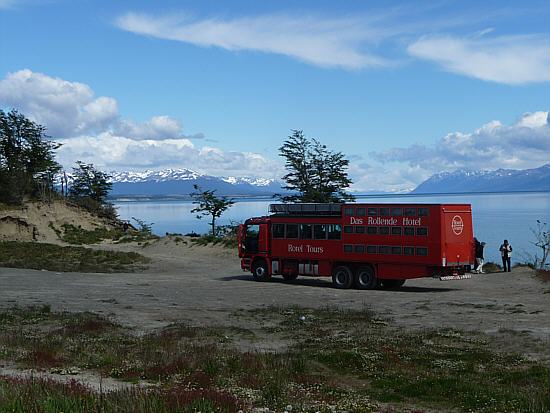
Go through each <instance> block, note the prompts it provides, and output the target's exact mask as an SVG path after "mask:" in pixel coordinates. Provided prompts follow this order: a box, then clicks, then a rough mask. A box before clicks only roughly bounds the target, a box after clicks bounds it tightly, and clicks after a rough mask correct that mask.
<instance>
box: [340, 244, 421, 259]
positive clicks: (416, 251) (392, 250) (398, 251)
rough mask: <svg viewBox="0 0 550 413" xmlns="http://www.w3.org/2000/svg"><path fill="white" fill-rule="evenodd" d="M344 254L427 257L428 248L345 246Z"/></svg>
mask: <svg viewBox="0 0 550 413" xmlns="http://www.w3.org/2000/svg"><path fill="white" fill-rule="evenodd" d="M344 252H346V253H350V252H354V253H358V254H364V253H367V254H392V255H409V256H410V255H417V256H420V257H426V256H427V255H428V248H426V247H401V246H399V245H349V244H346V245H344Z"/></svg>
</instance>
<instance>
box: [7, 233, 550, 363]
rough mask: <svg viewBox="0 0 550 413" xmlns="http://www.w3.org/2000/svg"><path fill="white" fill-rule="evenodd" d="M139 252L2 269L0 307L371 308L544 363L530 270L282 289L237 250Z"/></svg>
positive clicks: (548, 326)
mask: <svg viewBox="0 0 550 413" xmlns="http://www.w3.org/2000/svg"><path fill="white" fill-rule="evenodd" d="M103 247H104V248H112V249H118V250H126V251H132V250H133V251H139V252H141V253H143V254H144V255H146V256H149V257H151V258H152V259H153V264H152V265H151V266H150V268H149V269H148V270H146V271H145V272H143V273H130V274H85V273H55V272H48V271H33V270H20V269H10V268H0V307H3V308H7V307H11V306H14V305H20V306H24V305H32V304H49V305H51V307H52V310H67V311H92V312H97V313H100V314H103V315H108V316H111V317H113V318H115V319H116V320H117V321H118V322H120V323H122V324H125V325H129V326H132V327H135V328H137V329H139V330H141V331H147V330H150V329H153V328H157V327H160V326H163V325H166V324H167V323H170V322H174V321H183V322H188V323H190V324H192V325H201V324H208V325H238V326H240V327H248V326H246V325H243V324H242V323H246V322H247V321H246V320H247V318H240V317H235V316H234V314H235V312H236V310H250V309H256V308H263V307H266V306H272V305H275V306H304V307H326V306H337V307H342V308H347V309H359V308H362V307H364V306H365V305H366V306H369V307H370V308H371V309H372V310H373V311H375V312H376V313H378V314H379V315H380V316H382V317H387V318H389V319H391V320H393V322H394V323H395V325H396V326H397V327H398V328H406V329H419V328H457V329H463V330H468V331H479V332H484V333H488V334H491V335H493V336H494V337H495V338H496V340H495V346H496V347H497V349H503V350H509V351H517V352H521V353H526V354H529V355H531V356H533V357H535V358H539V359H544V360H550V346H549V345H548V344H550V283H542V282H540V281H539V280H537V279H536V278H535V277H534V275H533V272H532V271H531V270H529V269H527V268H518V269H514V270H513V271H512V272H511V273H495V274H480V275H473V278H472V279H469V280H460V281H439V280H436V279H417V280H408V281H407V283H406V284H405V286H404V287H403V288H402V289H400V290H396V291H384V290H373V291H358V290H336V289H334V288H332V286H331V283H330V280H329V279H328V278H309V277H308V278H306V277H303V278H299V279H298V280H296V281H294V282H292V283H284V282H283V281H282V279H280V278H274V279H273V280H272V281H270V282H267V283H258V282H255V281H253V280H252V277H251V276H250V274H247V273H243V272H242V271H241V270H240V267H239V260H238V258H237V256H236V252H235V251H232V250H227V249H224V248H222V247H212V246H208V247H201V246H192V245H191V243H190V242H187V244H185V242H178V243H176V242H174V240H172V239H162V240H160V241H158V242H155V243H153V244H152V245H149V246H147V247H145V248H142V247H138V246H132V245H112V246H103Z"/></svg>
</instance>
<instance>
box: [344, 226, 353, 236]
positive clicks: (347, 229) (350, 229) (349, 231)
mask: <svg viewBox="0 0 550 413" xmlns="http://www.w3.org/2000/svg"><path fill="white" fill-rule="evenodd" d="M344 233H345V234H353V227H352V226H351V225H344Z"/></svg>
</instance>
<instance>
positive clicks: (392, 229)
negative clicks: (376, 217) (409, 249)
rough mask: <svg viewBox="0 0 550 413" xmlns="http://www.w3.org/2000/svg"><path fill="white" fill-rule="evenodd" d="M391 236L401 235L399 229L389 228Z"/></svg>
mask: <svg viewBox="0 0 550 413" xmlns="http://www.w3.org/2000/svg"><path fill="white" fill-rule="evenodd" d="M391 234H392V235H401V227H391Z"/></svg>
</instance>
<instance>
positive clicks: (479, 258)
mask: <svg viewBox="0 0 550 413" xmlns="http://www.w3.org/2000/svg"><path fill="white" fill-rule="evenodd" d="M484 248H485V243H484V242H477V243H476V264H477V268H476V272H477V273H479V274H485V273H484V271H483V264H484V263H485V259H484V258H483V249H484Z"/></svg>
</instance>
